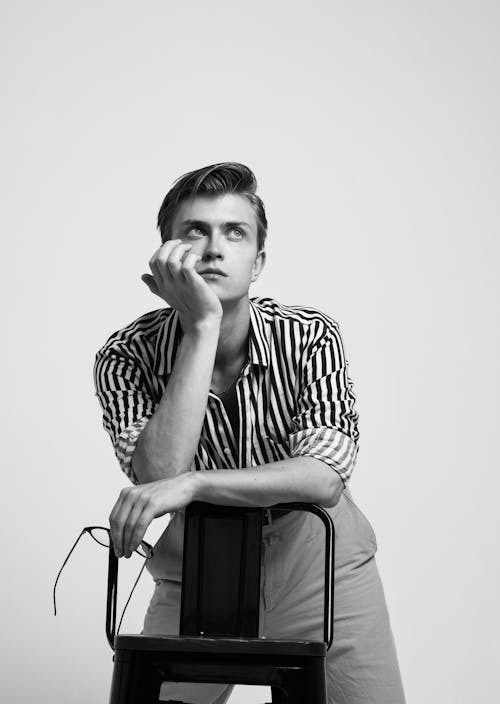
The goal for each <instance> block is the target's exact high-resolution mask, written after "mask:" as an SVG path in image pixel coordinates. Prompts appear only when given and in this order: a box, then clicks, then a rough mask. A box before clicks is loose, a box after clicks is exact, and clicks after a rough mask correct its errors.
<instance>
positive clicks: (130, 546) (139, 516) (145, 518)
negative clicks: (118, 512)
mask: <svg viewBox="0 0 500 704" xmlns="http://www.w3.org/2000/svg"><path fill="white" fill-rule="evenodd" d="M154 517H155V516H154V509H153V507H152V504H151V502H150V501H147V502H145V503H143V505H142V511H141V512H140V513H139V512H136V513H135V514H134V516H133V517H132V515H131V520H130V525H129V526H128V529H129V530H128V535H129V536H130V537H129V538H128V539H127V542H126V543H125V550H127V551H128V552H126V553H125V556H126V557H130V555H131V554H132V553H133V552H134V550H137V548H138V547H139V545H140V544H141V541H142V540H143V538H144V536H145V534H146V531H147V529H148V527H149V525H150V523H151V521H152V520H153V518H154Z"/></svg>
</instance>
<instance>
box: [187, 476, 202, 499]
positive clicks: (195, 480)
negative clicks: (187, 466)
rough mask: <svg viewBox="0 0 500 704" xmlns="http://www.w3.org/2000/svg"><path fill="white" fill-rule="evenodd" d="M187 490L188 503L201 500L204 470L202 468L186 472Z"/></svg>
mask: <svg viewBox="0 0 500 704" xmlns="http://www.w3.org/2000/svg"><path fill="white" fill-rule="evenodd" d="M187 474H188V484H189V488H188V492H189V496H190V500H189V503H191V502H192V501H203V500H204V499H203V486H204V479H205V476H204V475H205V472H204V471H203V470H200V471H198V472H197V471H193V472H188V473H187Z"/></svg>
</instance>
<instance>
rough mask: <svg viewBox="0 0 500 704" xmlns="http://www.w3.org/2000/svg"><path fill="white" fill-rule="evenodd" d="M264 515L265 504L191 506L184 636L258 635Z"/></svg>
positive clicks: (187, 515) (184, 577) (187, 528)
mask: <svg viewBox="0 0 500 704" xmlns="http://www.w3.org/2000/svg"><path fill="white" fill-rule="evenodd" d="M262 519H263V509H261V508H246V507H234V506H219V505H215V504H209V503H205V502H201V501H195V502H193V503H191V504H190V505H189V506H187V508H186V512H185V527H184V550H183V567H182V595H181V617H180V630H179V633H180V635H181V636H199V635H205V636H226V637H248V638H256V637H258V634H259V600H260V565H261V545H262Z"/></svg>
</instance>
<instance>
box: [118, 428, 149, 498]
mask: <svg viewBox="0 0 500 704" xmlns="http://www.w3.org/2000/svg"><path fill="white" fill-rule="evenodd" d="M148 420H149V416H147V417H145V418H140V419H139V420H136V421H135V423H132V425H129V426H128V428H125V430H122V432H121V433H120V435H119V436H118V439H117V441H116V445H115V455H116V458H117V459H118V462H119V463H120V467H121V468H122V470H123V472H124V473H125V474H126V476H127V477H128V478H129V479H130V481H131V482H132V484H139V480H138V479H137V477H136V476H135V474H134V470H133V469H132V455H133V454H134V450H135V448H136V445H137V438H138V437H139V435H140V434H141V432H142V430H143V429H144V427H145V425H146V424H147V422H148Z"/></svg>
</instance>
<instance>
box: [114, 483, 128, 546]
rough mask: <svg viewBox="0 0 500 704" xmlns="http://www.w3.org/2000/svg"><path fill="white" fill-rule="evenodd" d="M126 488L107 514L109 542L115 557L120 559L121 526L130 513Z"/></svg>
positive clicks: (121, 544) (121, 543)
mask: <svg viewBox="0 0 500 704" xmlns="http://www.w3.org/2000/svg"><path fill="white" fill-rule="evenodd" d="M129 500H130V499H129V496H128V488H126V489H122V490H121V491H120V495H119V497H118V499H117V501H116V503H115V505H114V506H113V509H112V511H111V513H110V514H109V526H110V529H111V541H112V543H113V548H114V551H115V555H116V556H117V557H121V556H122V555H123V526H124V524H125V521H126V519H127V516H128V514H129V513H130V505H129Z"/></svg>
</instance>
